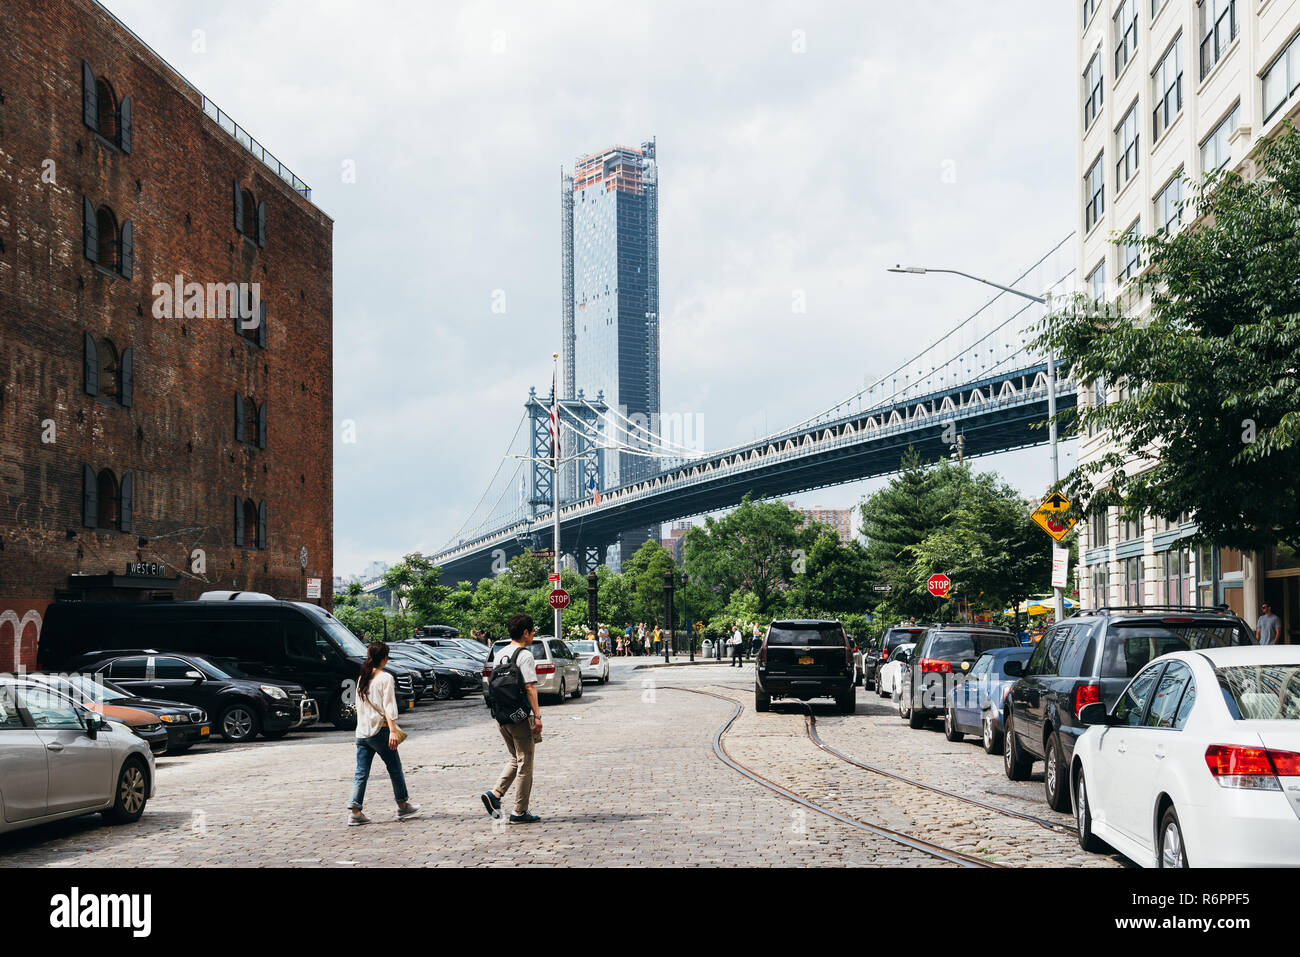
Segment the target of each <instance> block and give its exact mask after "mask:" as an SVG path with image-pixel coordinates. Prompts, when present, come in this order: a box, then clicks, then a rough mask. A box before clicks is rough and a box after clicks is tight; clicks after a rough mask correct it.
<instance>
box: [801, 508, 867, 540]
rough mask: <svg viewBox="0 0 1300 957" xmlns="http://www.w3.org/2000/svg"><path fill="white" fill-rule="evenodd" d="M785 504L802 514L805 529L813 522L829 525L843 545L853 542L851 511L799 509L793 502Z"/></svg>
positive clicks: (839, 509)
mask: <svg viewBox="0 0 1300 957" xmlns="http://www.w3.org/2000/svg"><path fill="white" fill-rule="evenodd" d="M785 504H786V505H788V506H789V507H790V508H792V509H794V510H795V511H796V512H802V513H803V517H804V527H805V528H807V527H808V525H810V524H811V523H813V522H819V523H821V524H822V525H829V526H830V527H831V528H833V529H835V531H836V533H837V534H838V535H839V536H840V541H841V542H842V543H844V544H845V545H847V544H849V543H850V542H851V541H853V511H854V510H853V509H851V508H822V507H820V506H816V507H813V508H801V507H800V506H798V505H796V504H795V503H794V502H786V503H785Z"/></svg>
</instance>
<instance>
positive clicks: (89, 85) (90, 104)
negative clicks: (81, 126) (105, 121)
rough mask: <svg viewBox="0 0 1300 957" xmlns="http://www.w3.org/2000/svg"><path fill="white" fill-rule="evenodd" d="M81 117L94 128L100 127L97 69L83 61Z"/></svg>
mask: <svg viewBox="0 0 1300 957" xmlns="http://www.w3.org/2000/svg"><path fill="white" fill-rule="evenodd" d="M81 119H82V120H83V121H84V122H85V124H86V125H87V126H89V127H90V128H91V129H92V130H97V129H99V97H98V96H97V95H96V93H95V71H94V70H92V69H91V68H90V64H89V63H87V62H86V61H85V60H82V61H81Z"/></svg>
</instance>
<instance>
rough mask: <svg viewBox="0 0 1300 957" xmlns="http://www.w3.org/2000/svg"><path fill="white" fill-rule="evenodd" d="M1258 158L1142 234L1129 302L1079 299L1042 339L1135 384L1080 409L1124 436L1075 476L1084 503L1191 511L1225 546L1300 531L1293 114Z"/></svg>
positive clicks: (1074, 360)
mask: <svg viewBox="0 0 1300 957" xmlns="http://www.w3.org/2000/svg"><path fill="white" fill-rule="evenodd" d="M1253 162H1254V164H1255V173H1256V175H1255V177H1254V178H1252V179H1245V178H1243V177H1241V176H1239V175H1238V174H1236V173H1234V172H1231V171H1228V172H1223V173H1218V174H1212V175H1211V176H1210V177H1209V178H1208V179H1207V180H1206V181H1204V182H1203V183H1201V184H1199V186H1197V187H1196V188H1195V189H1194V190H1193V191H1192V193H1193V194H1192V197H1191V200H1190V201H1189V204H1188V206H1187V208H1185V209H1184V211H1183V220H1184V222H1188V223H1189V224H1190V225H1189V226H1188V227H1187V228H1184V229H1183V230H1181V231H1180V232H1178V233H1176V234H1174V235H1169V234H1166V233H1164V232H1161V233H1157V234H1156V235H1154V236H1151V237H1148V238H1146V239H1144V240H1143V242H1142V246H1143V250H1144V254H1145V259H1146V261H1147V262H1148V263H1149V265H1150V270H1149V272H1148V273H1147V274H1146V275H1145V276H1144V277H1143V278H1142V280H1141V282H1140V283H1139V282H1137V281H1135V282H1132V283H1130V285H1129V287H1128V288H1127V289H1126V290H1125V295H1124V296H1123V297H1121V300H1120V302H1118V303H1114V304H1109V305H1107V304H1100V303H1091V302H1087V301H1083V300H1075V301H1074V302H1072V303H1071V304H1070V305H1069V306H1068V307H1066V308H1063V309H1058V310H1055V312H1054V314H1053V315H1051V316H1050V317H1048V320H1047V321H1046V323H1045V331H1044V332H1043V334H1042V336H1041V338H1040V340H1039V343H1040V345H1041V346H1043V347H1046V348H1051V349H1054V350H1055V351H1056V353H1057V354H1058V355H1061V356H1063V357H1064V358H1065V359H1066V360H1067V361H1068V362H1069V363H1070V366H1071V371H1072V373H1073V374H1074V375H1075V377H1076V378H1078V380H1079V381H1080V382H1081V383H1083V384H1084V385H1085V386H1089V385H1091V384H1092V383H1094V382H1096V381H1097V380H1099V379H1100V380H1101V381H1103V382H1105V383H1107V384H1110V385H1115V384H1120V385H1122V386H1123V387H1124V388H1123V389H1122V391H1121V394H1120V396H1119V397H1117V398H1116V397H1113V396H1112V400H1111V401H1110V402H1109V404H1107V405H1105V406H1102V407H1086V408H1083V409H1082V410H1081V415H1080V420H1079V421H1080V424H1081V426H1082V427H1083V428H1092V429H1102V430H1107V431H1109V433H1110V436H1111V439H1112V441H1114V442H1115V443H1116V448H1115V451H1114V452H1113V454H1110V455H1107V456H1105V457H1103V458H1101V459H1100V460H1098V461H1096V462H1093V463H1089V464H1086V465H1082V466H1080V467H1078V468H1076V469H1074V471H1073V472H1071V474H1070V475H1069V476H1068V478H1067V479H1066V481H1065V482H1064V489H1065V491H1066V493H1067V494H1068V496H1069V497H1070V498H1071V499H1072V500H1073V501H1074V503H1075V507H1076V510H1077V511H1078V512H1080V513H1087V512H1089V511H1091V510H1093V509H1095V508H1097V507H1100V506H1103V505H1106V504H1118V505H1120V506H1121V507H1122V508H1123V509H1124V511H1125V515H1126V516H1127V517H1129V518H1133V517H1136V516H1138V515H1158V516H1163V517H1165V518H1168V519H1172V518H1174V517H1176V516H1178V515H1180V514H1182V513H1184V512H1187V513H1190V514H1191V515H1192V516H1193V518H1194V519H1195V520H1196V522H1197V524H1198V525H1199V527H1200V531H1201V537H1202V538H1203V539H1205V540H1209V541H1213V542H1215V543H1217V544H1219V545H1224V546H1230V547H1234V548H1240V549H1250V550H1254V549H1260V548H1263V547H1265V546H1268V545H1270V544H1273V543H1274V542H1276V541H1278V540H1281V541H1284V542H1288V543H1293V544H1294V543H1300V497H1297V496H1296V495H1295V494H1294V492H1293V491H1292V485H1291V477H1292V476H1294V475H1295V474H1297V471H1300V371H1298V370H1300V132H1297V130H1296V129H1295V128H1294V127H1293V126H1291V125H1289V124H1288V126H1287V127H1286V128H1285V129H1284V130H1283V131H1282V132H1281V133H1280V134H1279V135H1278V136H1277V137H1275V138H1274V139H1272V140H1268V141H1264V142H1262V143H1261V144H1260V145H1259V146H1258V147H1257V148H1256V151H1255V154H1254V156H1253ZM1147 294H1149V296H1150V310H1149V316H1139V315H1137V314H1136V313H1137V311H1138V310H1137V309H1136V308H1135V307H1136V306H1138V305H1140V302H1141V300H1142V298H1143V296H1144V295H1147ZM1126 310H1132V312H1133V313H1134V314H1132V315H1130V314H1128V312H1126ZM1155 449H1158V450H1159V454H1158V457H1157V456H1155V455H1153V450H1155Z"/></svg>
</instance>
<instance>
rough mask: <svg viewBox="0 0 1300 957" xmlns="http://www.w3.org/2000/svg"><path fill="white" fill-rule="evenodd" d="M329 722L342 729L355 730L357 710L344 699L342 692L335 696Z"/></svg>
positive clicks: (330, 709)
mask: <svg viewBox="0 0 1300 957" xmlns="http://www.w3.org/2000/svg"><path fill="white" fill-rule="evenodd" d="M328 720H329V723H330V724H332V725H334V727H336V728H338V730H340V731H354V730H356V727H357V712H356V709H355V708H352V707H349V706H348V705H347V704H346V703H345V702H344V701H343V695H342V693H340V694H337V695H335V696H334V702H333V703H332V704H331V705H330V708H329V716H328Z"/></svg>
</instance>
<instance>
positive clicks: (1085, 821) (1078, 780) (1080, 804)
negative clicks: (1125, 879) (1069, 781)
mask: <svg viewBox="0 0 1300 957" xmlns="http://www.w3.org/2000/svg"><path fill="white" fill-rule="evenodd" d="M1074 820H1075V823H1076V824H1077V825H1078V828H1079V846H1080V847H1081V848H1083V849H1084V850H1085V851H1087V852H1088V853H1089V854H1100V853H1102V852H1103V851H1104V850H1105V849H1106V845H1105V844H1103V843H1102V841H1101V839H1100V838H1098V837H1096V836H1095V835H1094V834H1093V833H1092V805H1091V804H1089V803H1088V783H1087V782H1086V781H1085V780H1084V778H1083V768H1080V769H1079V773H1078V774H1076V775H1075V778H1074Z"/></svg>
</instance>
